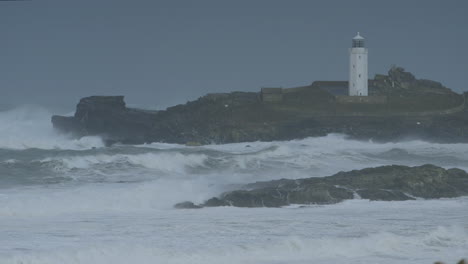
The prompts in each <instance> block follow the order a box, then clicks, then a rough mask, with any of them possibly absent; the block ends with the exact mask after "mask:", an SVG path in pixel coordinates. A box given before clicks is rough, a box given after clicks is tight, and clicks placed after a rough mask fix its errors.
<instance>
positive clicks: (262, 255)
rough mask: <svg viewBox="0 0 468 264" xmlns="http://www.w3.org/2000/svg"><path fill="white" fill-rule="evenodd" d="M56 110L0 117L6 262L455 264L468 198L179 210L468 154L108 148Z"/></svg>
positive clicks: (464, 165) (268, 146)
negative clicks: (263, 187) (67, 130)
mask: <svg viewBox="0 0 468 264" xmlns="http://www.w3.org/2000/svg"><path fill="white" fill-rule="evenodd" d="M50 115H51V113H49V112H48V111H46V110H44V109H41V108H38V107H20V108H16V109H12V110H9V111H3V112H0V263H15V264H19V263H21V264H26V263H31V264H32V263H34V264H35V263H38V264H39V263H40V264H43V263H47V264H49V263H86V264H91V263H319V262H325V263H337V262H346V263H395V262H397V263H432V262H434V261H436V260H444V261H446V262H447V263H454V262H455V261H457V260H459V259H460V258H462V257H468V198H467V197H461V198H455V199H440V200H415V201H406V202H370V201H367V200H352V201H346V202H343V203H340V204H336V205H325V206H314V205H312V206H306V207H300V206H290V207H286V208H255V209H246V208H231V207H221V208H206V209H200V210H176V209H173V208H172V206H173V205H174V204H175V203H177V202H181V201H186V200H190V201H194V202H202V201H204V200H206V199H208V198H211V197H212V196H216V195H218V194H220V193H221V192H223V191H227V190H230V189H233V188H235V187H236V186H238V185H239V184H244V183H249V182H255V181H260V180H271V179H280V178H291V179H295V178H302V177H319V176H327V175H332V174H334V173H336V172H338V171H347V170H352V169H362V168H365V167H374V166H380V165H388V164H401V165H422V164H426V163H432V164H435V165H439V166H443V167H446V168H451V167H458V168H461V169H464V170H468V144H435V143H430V142H424V141H419V140H416V139H415V140H409V141H405V142H397V143H385V144H378V143H373V142H362V141H355V140H350V139H347V138H346V137H345V136H343V135H328V136H326V137H321V138H307V139H303V140H294V141H282V142H249V143H238V144H225V145H209V146H202V147H186V146H182V145H174V144H163V143H154V144H147V145H138V146H123V145H117V146H113V147H104V144H103V143H102V141H101V140H100V138H98V137H86V138H82V139H80V140H74V139H69V138H68V137H66V136H65V135H58V134H57V133H55V132H54V131H53V129H52V128H51V124H50Z"/></svg>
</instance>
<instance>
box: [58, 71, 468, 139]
mask: <svg viewBox="0 0 468 264" xmlns="http://www.w3.org/2000/svg"><path fill="white" fill-rule="evenodd" d="M337 83H338V84H340V82H337ZM341 83H344V84H346V82H341ZM369 83H370V88H369V91H370V93H371V94H372V95H376V96H380V97H382V96H384V97H385V98H387V99H386V101H385V103H376V104H372V103H364V104H359V103H351V104H350V103H342V102H340V101H339V100H337V99H336V97H335V96H334V95H333V94H331V93H330V92H329V91H328V92H327V91H326V90H324V89H322V88H321V87H320V85H317V82H316V83H315V84H312V85H310V86H305V87H298V88H291V89H281V88H278V89H277V90H278V91H279V92H282V93H283V94H282V95H281V100H280V101H274V100H273V101H271V100H270V101H264V100H262V96H261V94H260V93H254V92H233V93H229V94H209V95H206V96H203V97H201V98H199V99H198V100H195V101H193V102H188V103H187V104H184V105H177V106H174V107H170V108H168V109H166V110H164V111H145V110H141V109H132V108H127V107H126V106H125V102H124V100H123V96H91V97H86V98H83V99H81V101H80V102H79V104H78V105H77V108H76V113H75V115H74V116H73V117H63V116H53V117H52V123H53V125H54V127H55V128H56V129H58V130H60V131H64V132H66V133H70V134H73V135H75V136H77V137H81V136H86V135H100V136H102V137H103V138H104V139H105V140H106V141H107V142H109V143H112V142H121V143H129V144H141V143H148V142H167V143H179V144H186V143H190V144H191V145H199V144H210V143H229V142H246V141H258V140H260V141H271V140H290V139H297V138H304V137H311V136H325V135H327V134H329V133H343V134H347V135H349V136H350V137H351V138H356V139H365V140H369V139H372V140H376V141H395V140H401V139H406V138H411V137H417V138H421V139H427V140H432V141H437V142H468V110H467V109H466V107H465V96H464V95H459V94H456V93H454V92H452V91H451V90H450V89H448V88H446V87H443V86H442V85H441V84H440V83H437V82H432V81H427V80H417V79H416V78H415V77H414V76H413V75H412V74H411V73H408V72H405V71H404V70H403V69H402V68H396V67H395V68H392V69H391V70H390V71H389V74H388V75H377V76H376V78H375V79H374V80H370V82H369ZM338 88H339V89H341V88H343V89H346V87H341V88H340V87H338ZM338 88H337V89H338ZM275 91H276V90H275ZM278 98H280V97H278ZM278 100H279V99H278Z"/></svg>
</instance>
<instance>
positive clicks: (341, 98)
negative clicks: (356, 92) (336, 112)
mask: <svg viewBox="0 0 468 264" xmlns="http://www.w3.org/2000/svg"><path fill="white" fill-rule="evenodd" d="M336 101H337V102H338V103H342V104H385V103H387V96H347V95H338V96H336Z"/></svg>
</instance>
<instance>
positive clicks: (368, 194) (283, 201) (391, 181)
mask: <svg viewBox="0 0 468 264" xmlns="http://www.w3.org/2000/svg"><path fill="white" fill-rule="evenodd" d="M464 195H468V174H467V173H466V172H465V171H463V170H460V169H444V168H441V167H437V166H434V165H423V166H417V167H407V166H397V165H392V166H382V167H376V168H367V169H363V170H353V171H349V172H339V173H337V174H335V175H332V176H328V177H323V178H317V177H313V178H305V179H298V180H287V179H282V180H275V181H267V182H257V183H252V184H248V185H245V186H243V188H242V189H241V190H235V191H231V192H227V193H224V194H222V195H221V196H220V197H214V198H211V199H209V200H208V201H206V202H205V203H204V204H202V205H200V206H205V207H212V206H226V205H230V206H237V207H280V206H286V205H290V204H333V203H338V202H341V201H343V200H348V199H356V198H362V199H369V200H372V201H404V200H414V199H417V198H424V199H437V198H450V197H458V196H464Z"/></svg>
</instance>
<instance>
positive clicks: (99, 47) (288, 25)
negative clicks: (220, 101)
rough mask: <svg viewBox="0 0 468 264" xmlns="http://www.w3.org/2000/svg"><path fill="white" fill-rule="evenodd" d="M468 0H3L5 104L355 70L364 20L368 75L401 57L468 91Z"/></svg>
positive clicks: (152, 100)
mask: <svg viewBox="0 0 468 264" xmlns="http://www.w3.org/2000/svg"><path fill="white" fill-rule="evenodd" d="M467 12H468V1H462V0H460V1H448V0H444V1H432V0H424V1H422V0H421V1H408V0H404V1H400V0H392V1H387V0H385V1H378V0H370V1H350V0H343V1H333V0H327V1H312V0H288V1H287V0H283V1H279V0H230V1H224V0H209V1H207V0H190V1H189V0H187V1H182V0H180V1H179V0H172V1H169V0H168V1H158V0H147V1H146V0H125V1H124V0H32V1H0V105H11V104H40V105H47V106H52V107H57V108H63V109H70V110H72V109H74V106H75V105H76V103H77V102H78V100H79V99H80V98H81V97H84V96H89V95H125V96H126V101H127V103H128V104H131V105H139V106H146V107H153V108H161V107H166V106H170V105H172V104H177V103H185V102H186V101H187V100H193V99H196V98H198V97H199V96H201V95H203V94H205V93H209V92H228V91H234V90H241V91H258V90H259V89H260V87H262V86H266V87H293V86H300V85H306V84H310V83H311V82H312V81H314V80H347V78H348V48H349V47H350V45H351V38H352V37H353V36H354V35H355V34H356V32H357V31H360V32H361V34H362V35H363V36H364V37H365V38H366V45H367V47H368V48H369V76H370V77H372V76H373V75H374V74H375V73H386V72H387V71H388V69H389V67H390V66H391V65H392V64H396V65H399V66H402V67H404V68H406V69H407V70H409V71H411V72H413V73H414V74H415V75H416V76H417V77H418V78H426V79H432V80H436V81H440V82H442V83H443V84H444V85H446V86H447V87H449V88H452V89H454V90H456V91H463V90H468V86H467V85H466V83H467V75H468V16H467Z"/></svg>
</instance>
